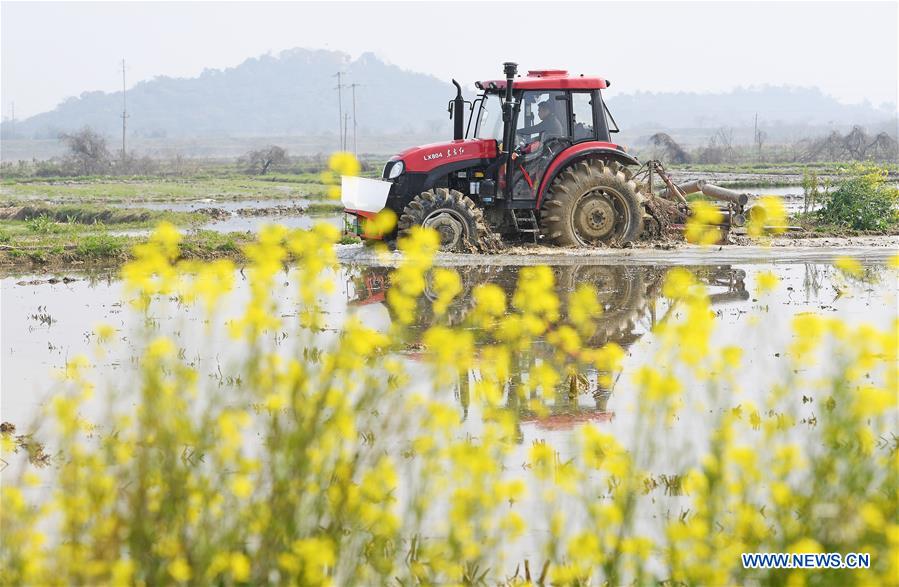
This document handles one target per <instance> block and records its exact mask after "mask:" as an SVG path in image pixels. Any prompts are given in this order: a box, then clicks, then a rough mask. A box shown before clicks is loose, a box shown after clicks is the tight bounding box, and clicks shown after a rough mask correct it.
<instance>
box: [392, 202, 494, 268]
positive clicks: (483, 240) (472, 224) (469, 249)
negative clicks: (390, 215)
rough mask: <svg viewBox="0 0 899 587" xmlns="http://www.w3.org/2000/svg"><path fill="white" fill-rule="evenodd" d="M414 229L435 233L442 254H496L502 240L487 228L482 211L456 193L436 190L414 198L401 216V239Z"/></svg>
mask: <svg viewBox="0 0 899 587" xmlns="http://www.w3.org/2000/svg"><path fill="white" fill-rule="evenodd" d="M413 226H425V227H428V228H433V229H434V230H436V231H437V233H438V234H439V235H440V250H441V251H450V252H455V253H474V252H478V251H482V252H494V251H496V250H497V249H498V248H499V238H498V237H497V236H496V234H495V233H494V232H493V231H492V230H490V227H489V226H487V222H486V221H485V220H484V213H483V211H482V210H481V209H480V208H478V207H477V206H475V203H474V202H473V201H472V200H471V198H469V197H468V196H466V195H465V194H463V193H462V192H459V191H456V190H450V189H447V188H436V189H433V190H428V191H426V192H422V193H421V194H419V195H417V196H415V198H413V200H412V201H411V202H409V204H408V205H407V206H406V207H405V209H403V213H402V214H401V215H400V219H399V223H398V224H397V228H398V229H399V236H403V235H405V234H406V233H407V232H408V231H409V230H411V229H412V227H413Z"/></svg>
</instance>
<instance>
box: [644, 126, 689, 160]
mask: <svg viewBox="0 0 899 587" xmlns="http://www.w3.org/2000/svg"><path fill="white" fill-rule="evenodd" d="M649 141H650V142H651V143H652V144H653V145H655V146H656V147H660V148H661V149H664V152H665V157H666V159H668V161H669V162H670V163H689V162H690V156H689V155H688V154H687V152H686V151H684V149H683V148H682V147H681V146H680V145H678V144H677V141H675V140H674V139H672V138H671V136H670V135H669V134H667V133H664V132H657V133H656V134H654V135H652V136H651V137H649Z"/></svg>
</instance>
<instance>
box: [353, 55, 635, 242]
mask: <svg viewBox="0 0 899 587" xmlns="http://www.w3.org/2000/svg"><path fill="white" fill-rule="evenodd" d="M504 73H505V79H497V80H486V81H480V82H477V83H476V84H475V85H476V86H477V88H478V89H479V90H481V93H480V95H478V96H477V97H476V98H475V99H474V100H473V101H471V102H469V101H466V100H465V99H464V98H463V96H462V89H461V86H460V85H459V84H458V83H457V82H456V81H455V80H453V83H454V84H455V85H456V90H457V91H456V97H455V98H454V99H453V100H451V101H450V104H449V111H450V116H451V118H452V119H453V122H454V133H453V140H452V141H447V142H445V143H435V144H430V145H423V146H419V147H413V148H410V149H407V150H405V151H403V152H401V153H399V154H397V155H395V156H394V157H392V158H391V159H390V160H389V161H388V162H387V164H386V165H385V167H384V171H383V175H382V179H381V180H380V181H377V180H366V181H365V182H361V181H359V180H355V181H349V182H347V181H345V182H344V190H343V191H344V194H343V199H344V202H345V207H346V211H347V213H348V214H349V215H350V217H351V218H352V219H353V221H352V223H351V225H352V227H353V228H354V229H355V231H356V232H360V229H362V228H363V227H362V226H361V225H360V222H359V220H360V218H365V217H370V216H373V215H374V214H376V213H377V212H378V211H379V210H381V209H382V208H385V207H386V208H390V209H392V210H393V211H394V212H395V213H396V215H397V217H398V219H399V221H398V225H397V229H398V232H399V233H403V232H406V231H408V230H410V229H411V228H412V227H413V226H419V225H420V226H428V227H431V228H434V229H435V230H437V231H438V232H439V234H440V236H441V244H442V247H443V248H444V249H447V250H454V251H475V250H481V251H485V250H491V249H493V248H497V247H498V244H499V237H500V236H504V237H512V236H519V237H524V238H530V239H533V240H534V241H536V240H538V239H547V240H548V241H551V242H554V243H557V244H562V245H575V246H585V245H597V244H603V245H608V244H623V243H626V242H628V241H630V240H633V239H634V238H636V237H637V236H638V235H639V234H640V232H641V229H642V224H641V222H642V221H641V218H642V216H643V210H642V208H641V201H642V199H641V196H639V195H638V194H637V191H638V188H637V186H636V184H635V183H634V182H632V181H631V174H630V172H629V171H627V166H631V165H635V164H637V160H636V159H635V158H633V157H632V156H630V155H628V154H627V152H626V151H625V149H624V148H623V147H621V146H619V145H617V144H615V143H612V142H611V139H610V136H611V133H615V132H618V128H617V125H616V124H615V121H614V119H613V118H612V116H611V114H610V113H609V110H608V108H607V107H606V106H605V104H604V102H603V97H602V91H603V90H604V89H606V88H608V87H609V82H608V81H607V80H605V79H604V78H601V77H597V76H584V75H572V74H569V73H568V72H566V71H563V70H555V69H554V70H537V71H530V72H528V73H527V75H525V76H519V75H517V65H516V64H514V63H507V64H505V65H504ZM466 111H467V112H466ZM466 113H467V114H468V116H467V117H466ZM466 118H467V120H466ZM575 191H576V192H578V193H576V194H575V193H573V192H575ZM388 236H391V235H388Z"/></svg>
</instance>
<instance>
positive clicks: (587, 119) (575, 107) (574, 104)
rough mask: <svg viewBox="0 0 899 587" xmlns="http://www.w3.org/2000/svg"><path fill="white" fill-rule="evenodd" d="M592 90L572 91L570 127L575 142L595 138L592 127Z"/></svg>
mask: <svg viewBox="0 0 899 587" xmlns="http://www.w3.org/2000/svg"><path fill="white" fill-rule="evenodd" d="M593 102H594V101H593V92H572V94H571V129H572V133H571V135H572V137H571V138H573V139H574V140H575V142H577V141H585V140H589V139H595V137H596V131H595V130H594V128H593Z"/></svg>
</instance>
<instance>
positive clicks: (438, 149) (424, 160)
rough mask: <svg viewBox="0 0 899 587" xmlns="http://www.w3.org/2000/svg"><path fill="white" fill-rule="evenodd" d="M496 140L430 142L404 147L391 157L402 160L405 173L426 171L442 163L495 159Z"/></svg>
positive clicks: (392, 159)
mask: <svg viewBox="0 0 899 587" xmlns="http://www.w3.org/2000/svg"><path fill="white" fill-rule="evenodd" d="M496 157H497V150H496V141H495V140H493V139H463V140H459V141H449V142H446V143H431V144H430V145H421V146H418V147H412V148H411V149H406V150H405V151H403V152H402V153H399V154H398V155H395V156H394V157H391V159H390V160H391V161H402V162H403V164H404V165H405V171H406V172H407V173H409V172H411V173H427V172H429V171H432V170H434V169H436V168H438V167H442V166H443V165H447V164H450V163H459V162H460V161H468V160H474V161H477V160H480V159H495V158H496Z"/></svg>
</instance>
